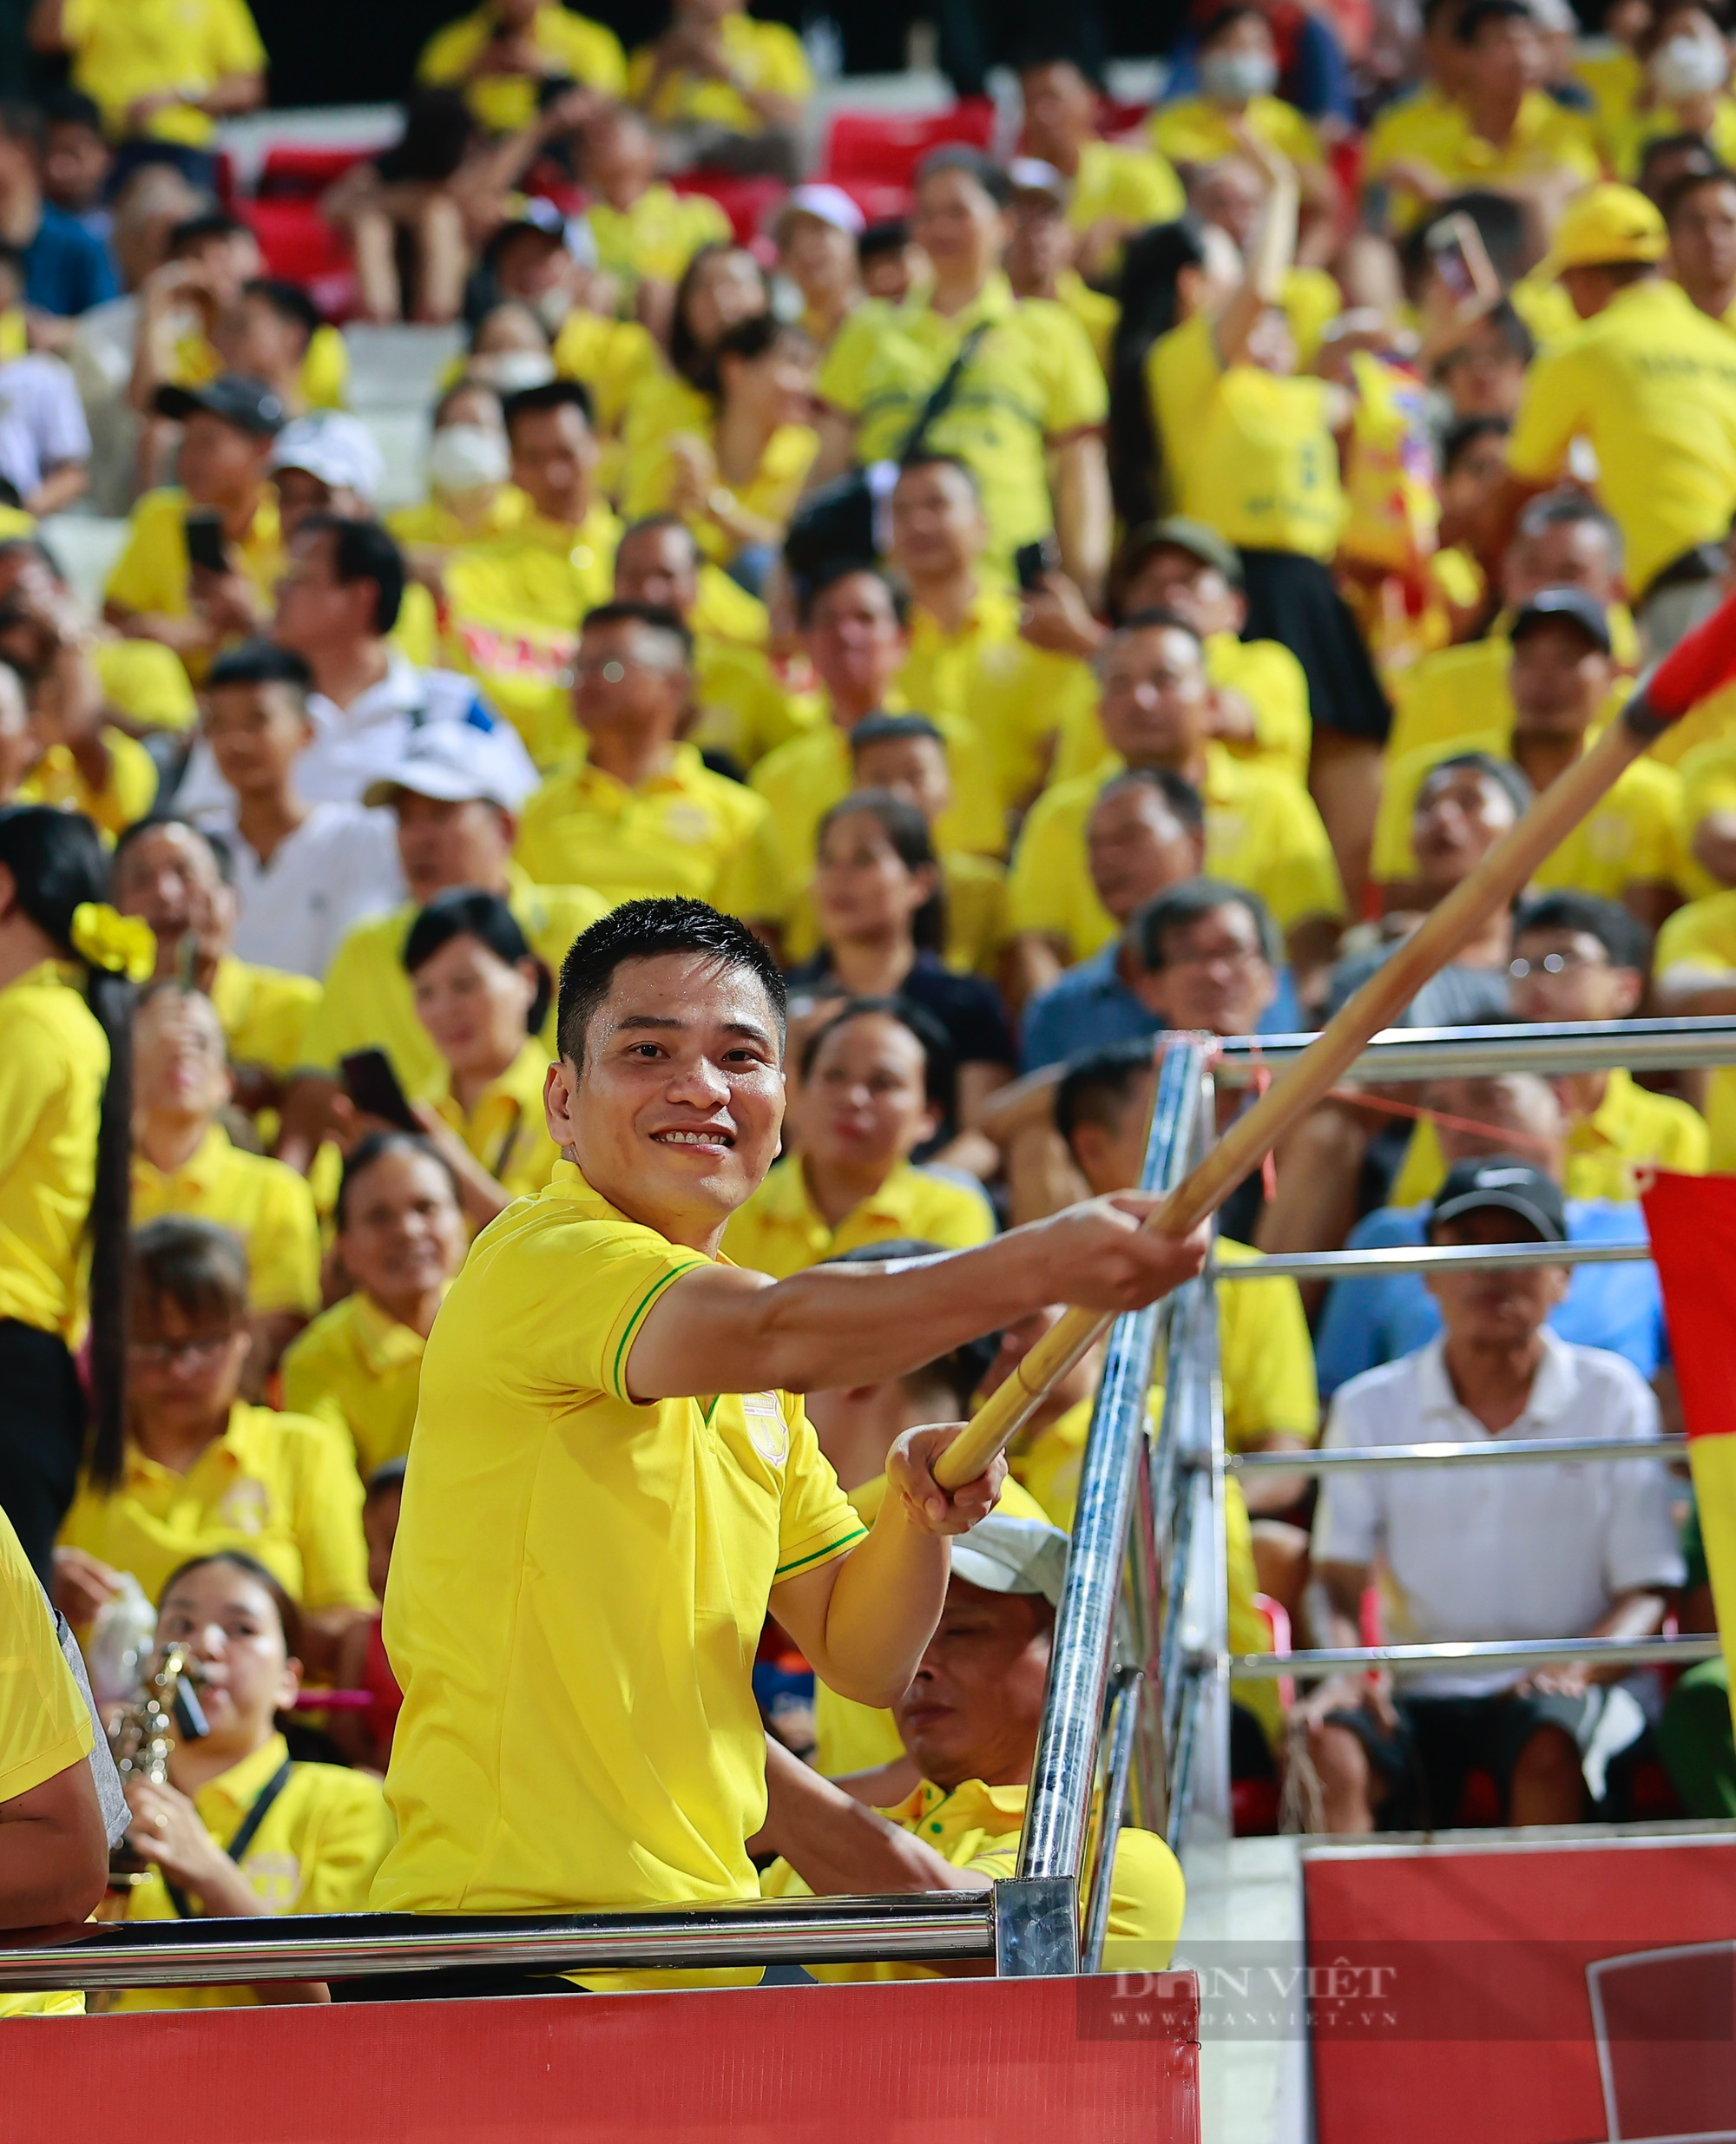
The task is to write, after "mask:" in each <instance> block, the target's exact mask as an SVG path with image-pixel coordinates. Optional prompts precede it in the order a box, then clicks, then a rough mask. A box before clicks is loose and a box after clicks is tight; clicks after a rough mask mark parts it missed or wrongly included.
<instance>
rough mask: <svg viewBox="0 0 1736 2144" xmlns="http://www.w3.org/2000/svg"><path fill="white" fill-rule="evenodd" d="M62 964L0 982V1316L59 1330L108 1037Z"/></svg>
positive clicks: (82, 1220) (76, 1285)
mask: <svg viewBox="0 0 1736 2144" xmlns="http://www.w3.org/2000/svg"><path fill="white" fill-rule="evenodd" d="M68 973H69V970H63V969H62V968H60V967H58V966H57V965H56V963H54V962H52V961H44V962H43V964H42V965H41V966H40V967H36V968H32V969H30V970H28V971H27V972H26V973H25V974H23V975H21V976H20V977H18V978H17V980H16V982H14V983H8V984H7V986H6V988H5V989H4V990H0V1318H16V1319H17V1320H18V1321H19V1322H20V1324H22V1325H36V1326H37V1327H39V1328H40V1329H41V1330H42V1331H43V1332H58V1333H60V1334H61V1335H62V1338H67V1339H70V1338H72V1335H73V1333H74V1332H75V1330H76V1327H77V1325H78V1323H79V1320H80V1319H81V1317H82V1314H83V1305H82V1288H81V1286H80V1281H79V1266H80V1260H81V1258H82V1253H83V1248H84V1233H85V1225H86V1221H87V1220H88V1218H89V1212H90V1200H91V1194H92V1193H93V1192H94V1191H95V1187H96V1128H97V1120H98V1117H99V1115H100V1114H101V1111H102V1089H103V1086H104V1084H105V1082H107V1080H108V1077H109V1039H108V1037H107V1036H105V1035H104V1034H103V1032H102V1028H101V1027H100V1026H99V1025H98V1024H97V1022H96V1018H95V1015H94V1014H93V1013H92V1012H91V1010H90V1009H89V1006H88V1005H87V1004H86V1003H85V1002H84V999H83V996H82V995H81V993H80V992H79V991H78V990H76V989H75V988H73V987H72V985H71V984H70V983H69V982H68V981H67V980H66V977H67V975H68Z"/></svg>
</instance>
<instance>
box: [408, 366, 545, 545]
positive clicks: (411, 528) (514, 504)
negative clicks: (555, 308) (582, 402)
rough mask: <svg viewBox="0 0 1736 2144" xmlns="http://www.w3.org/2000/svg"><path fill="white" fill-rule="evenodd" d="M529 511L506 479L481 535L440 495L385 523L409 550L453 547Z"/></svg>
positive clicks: (501, 528)
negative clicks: (459, 516) (460, 517)
mask: <svg viewBox="0 0 1736 2144" xmlns="http://www.w3.org/2000/svg"><path fill="white" fill-rule="evenodd" d="M562 332H565V331H564V330H563V331H562ZM529 513H530V501H529V499H528V498H527V497H525V495H524V493H523V492H522V491H521V490H519V488H518V486H517V485H516V484H512V483H503V484H502V485H501V487H500V489H499V490H497V491H496V493H495V495H494V497H493V498H492V499H491V500H490V503H489V510H488V513H487V516H485V521H484V526H483V530H482V533H481V534H480V535H478V533H477V530H475V529H469V528H466V526H465V525H464V523H463V522H461V521H460V520H459V519H458V516H457V515H456V514H455V513H454V512H453V511H452V510H451V508H450V506H446V505H443V504H442V503H441V502H440V500H439V499H437V498H426V499H424V500H423V502H422V503H421V504H420V505H419V506H400V507H398V509H397V510H395V511H394V512H392V513H390V514H388V515H387V516H386V517H385V525H386V527H387V528H388V529H391V533H392V534H393V536H396V537H397V538H398V542H399V543H402V544H403V545H404V548H405V549H407V550H408V549H420V550H431V551H452V550H457V548H458V546H459V545H460V544H462V543H481V542H483V541H485V540H486V539H487V538H488V537H490V536H503V535H505V533H506V531H507V530H508V529H516V528H517V527H519V526H520V524H521V523H523V522H524V521H525V520H527V519H528V518H529Z"/></svg>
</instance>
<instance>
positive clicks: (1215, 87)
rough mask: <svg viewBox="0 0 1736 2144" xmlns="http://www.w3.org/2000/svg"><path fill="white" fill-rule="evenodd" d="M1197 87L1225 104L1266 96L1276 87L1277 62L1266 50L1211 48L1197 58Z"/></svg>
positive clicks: (1240, 102)
mask: <svg viewBox="0 0 1736 2144" xmlns="http://www.w3.org/2000/svg"><path fill="white" fill-rule="evenodd" d="M1277 87H1278V62H1277V61H1276V60H1275V59H1273V58H1272V55H1271V53H1269V52H1214V53H1212V54H1211V55H1210V56H1208V57H1207V58H1206V59H1203V60H1201V61H1200V88H1201V89H1203V90H1204V91H1205V92H1206V94H1207V96H1209V97H1217V98H1219V99H1220V100H1221V101H1222V102H1224V103H1226V104H1245V103H1246V102H1247V100H1248V99H1249V98H1250V97H1254V96H1270V95H1272V91H1273V90H1274V89H1276V88H1277Z"/></svg>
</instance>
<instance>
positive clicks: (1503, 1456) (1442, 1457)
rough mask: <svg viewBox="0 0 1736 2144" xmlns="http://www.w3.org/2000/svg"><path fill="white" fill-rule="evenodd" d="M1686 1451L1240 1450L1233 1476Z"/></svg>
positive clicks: (1575, 1443) (1496, 1444)
mask: <svg viewBox="0 0 1736 2144" xmlns="http://www.w3.org/2000/svg"><path fill="white" fill-rule="evenodd" d="M1686 1450H1687V1437H1522V1438H1520V1439H1518V1440H1517V1441H1516V1443H1514V1444H1503V1443H1502V1441H1501V1439H1500V1438H1499V1437H1492V1438H1490V1440H1489V1443H1488V1444H1380V1445H1364V1444H1357V1445H1339V1444H1331V1445H1325V1446H1323V1447H1322V1448H1320V1449H1319V1450H1313V1451H1237V1452H1232V1453H1231V1454H1230V1455H1229V1457H1228V1458H1227V1459H1226V1461H1225V1462H1224V1463H1225V1465H1226V1467H1227V1468H1228V1469H1229V1470H1230V1472H1231V1473H1232V1474H1336V1473H1338V1472H1339V1471H1340V1470H1348V1471H1350V1472H1351V1473H1358V1472H1369V1471H1378V1470H1379V1469H1381V1468H1383V1467H1397V1468H1404V1467H1463V1466H1500V1465H1503V1464H1506V1465H1524V1464H1526V1463H1536V1464H1538V1465H1548V1464H1549V1463H1551V1462H1560V1461H1562V1460H1564V1459H1667V1458H1671V1457H1674V1456H1675V1455H1676V1454H1677V1453H1679V1452H1684V1451H1686Z"/></svg>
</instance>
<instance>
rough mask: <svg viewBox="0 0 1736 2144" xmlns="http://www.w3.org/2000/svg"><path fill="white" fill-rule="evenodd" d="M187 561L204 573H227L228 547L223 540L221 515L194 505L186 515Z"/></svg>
mask: <svg viewBox="0 0 1736 2144" xmlns="http://www.w3.org/2000/svg"><path fill="white" fill-rule="evenodd" d="M187 563H188V565H190V566H193V567H196V568H197V569H200V570H201V571H202V572H205V573H227V572H228V570H229V547H228V545H227V543H225V542H224V541H223V516H221V515H220V514H214V513H212V512H211V511H209V510H207V508H204V507H194V510H193V511H192V512H191V513H190V514H189V515H188V516H187Z"/></svg>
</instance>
